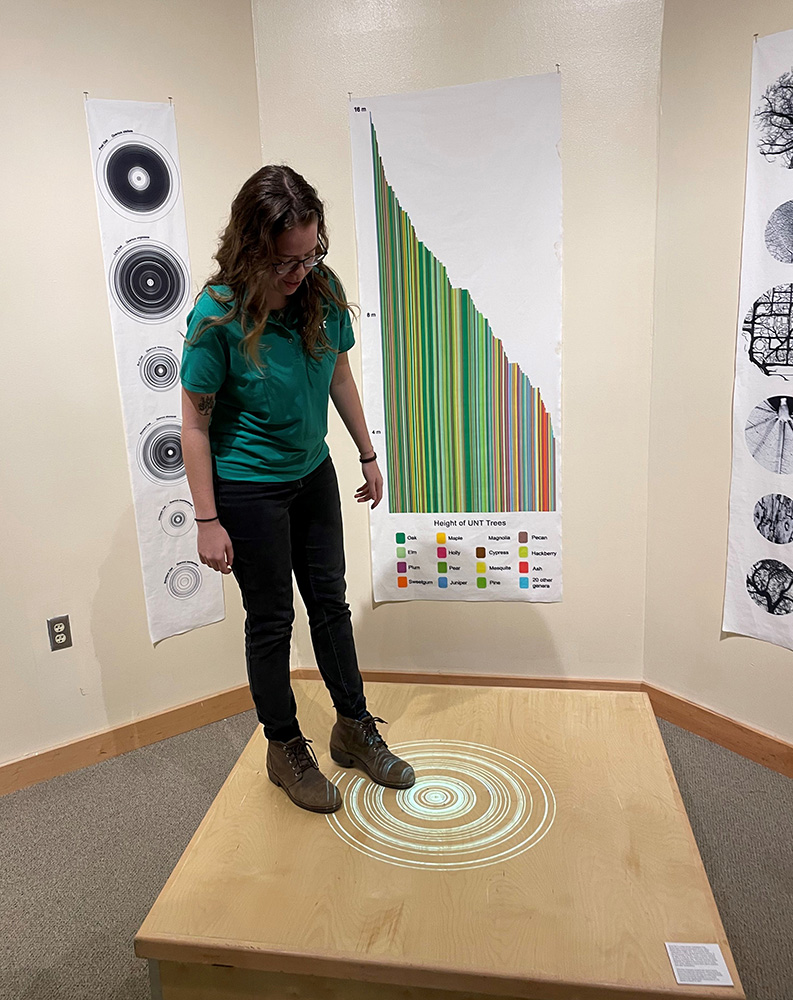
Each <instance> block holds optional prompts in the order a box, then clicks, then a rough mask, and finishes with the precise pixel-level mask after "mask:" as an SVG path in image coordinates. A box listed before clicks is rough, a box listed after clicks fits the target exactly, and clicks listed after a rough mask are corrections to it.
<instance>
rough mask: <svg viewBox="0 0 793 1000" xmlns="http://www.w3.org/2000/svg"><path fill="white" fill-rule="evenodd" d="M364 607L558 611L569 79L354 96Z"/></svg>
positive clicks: (555, 76)
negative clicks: (376, 490) (369, 596)
mask: <svg viewBox="0 0 793 1000" xmlns="http://www.w3.org/2000/svg"><path fill="white" fill-rule="evenodd" d="M349 116H350V134H351V142H352V161H353V188H354V197H355V216H356V226H357V235H358V274H359V285H360V290H359V291H360V304H361V341H362V353H363V376H364V377H363V390H364V408H365V411H366V415H367V420H368V422H369V426H370V430H371V433H372V442H373V444H374V447H375V450H376V451H377V452H378V455H379V458H380V467H381V469H382V470H383V475H384V479H385V493H384V498H383V500H382V502H381V503H380V505H379V506H378V507H377V508H375V509H374V510H373V511H372V512H371V537H372V571H373V580H374V597H375V600H376V601H395V600H436V601H444V600H457V601H460V600H471V601H478V600H491V601H492V600H497V601H559V600H561V591H562V570H561V487H560V483H559V477H560V469H561V456H560V437H561V404H560V399H561V364H560V355H561V237H562V187H561V159H560V150H559V144H560V139H561V78H560V76H559V74H558V73H551V74H546V75H543V76H535V77H521V78H518V79H511V80H496V81H491V82H487V83H478V84H470V85H466V86H459V87H447V88H442V89H439V90H430V91H422V92H418V93H411V94H400V95H393V96H388V97H355V98H353V99H352V100H351V101H350V112H349Z"/></svg>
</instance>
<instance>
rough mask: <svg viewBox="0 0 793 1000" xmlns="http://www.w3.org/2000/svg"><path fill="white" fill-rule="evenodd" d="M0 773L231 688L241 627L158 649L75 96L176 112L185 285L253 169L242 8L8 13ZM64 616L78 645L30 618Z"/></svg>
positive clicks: (99, 5)
mask: <svg viewBox="0 0 793 1000" xmlns="http://www.w3.org/2000/svg"><path fill="white" fill-rule="evenodd" d="M0 20H1V21H2V23H1V24H0V38H2V43H3V55H2V59H0V79H2V92H3V94H4V100H3V110H2V134H3V142H2V144H0V159H1V161H2V168H1V169H2V178H3V182H2V189H3V206H2V227H3V240H2V249H1V250H0V253H2V262H1V269H0V273H1V274H2V279H1V280H2V282H3V315H2V365H0V397H1V398H2V400H3V420H2V431H0V433H1V434H2V472H0V477H2V478H1V479H0V490H2V495H1V497H0V510H1V511H2V529H3V530H2V537H3V540H4V545H3V551H2V577H1V580H2V582H1V583H0V590H1V592H0V600H2V614H0V620H1V621H2V634H1V635H0V646H1V647H2V663H0V680H1V682H2V697H0V761H4V760H11V759H15V758H17V757H20V756H22V755H25V754H28V753H31V752H34V751H38V750H41V749H45V748H47V747H51V746H55V745H58V744H60V743H63V742H66V741H69V740H72V739H75V738H77V737H80V736H83V735H85V734H87V733H91V732H95V731H100V730H104V729H108V728H110V727H112V726H116V725H119V724H121V723H124V722H127V721H130V720H132V719H135V718H139V717H141V716H145V715H149V714H152V713H154V712H157V711H160V710H162V709H163V708H167V707H170V706H172V705H178V704H181V703H183V702H187V701H190V700H192V699H195V698H199V697H202V696H203V695H205V694H210V693H214V692H216V691H218V690H222V689H224V688H228V687H232V686H234V685H237V684H241V683H244V680H245V668H244V663H243V661H242V640H241V619H240V615H239V612H238V610H237V609H238V605H239V601H238V599H237V596H236V594H235V593H233V592H232V593H231V597H232V600H231V601H230V605H231V614H230V620H229V621H227V622H225V623H223V624H221V625H217V626H213V627H211V628H206V629H201V630H200V631H198V632H195V633H193V634H191V635H188V636H184V637H180V638H178V639H173V640H170V641H168V642H164V643H162V644H160V646H158V648H157V649H153V648H152V646H151V642H150V641H149V636H148V630H147V625H146V616H145V609H144V604H143V595H142V585H141V574H140V560H139V557H138V549H137V542H136V537H135V527H134V520H133V513H132V500H131V491H130V482H129V473H128V471H127V463H126V451H125V445H124V436H123V430H122V423H121V407H120V400H119V392H118V384H117V378H116V369H115V359H114V356H113V343H112V338H111V333H110V320H109V311H108V305H107V296H106V292H105V281H104V265H103V263H102V251H101V244H100V240H99V226H98V221H97V210H96V201H95V196H94V188H93V181H92V176H91V160H90V152H89V145H88V133H87V129H86V121H85V108H84V99H83V91H85V90H87V91H89V92H90V94H91V96H92V97H101V98H117V99H127V100H140V101H165V100H167V99H168V97H169V96H170V97H173V100H174V103H175V107H176V117H177V126H178V130H179V144H180V153H181V163H182V172H183V183H184V194H185V205H186V211H187V229H188V236H189V243H190V254H191V258H192V266H193V274H194V277H195V278H196V279H203V277H204V276H205V275H206V273H207V270H208V268H209V264H210V257H211V254H212V252H213V251H214V246H215V240H216V233H217V230H218V229H219V227H220V226H221V225H222V223H223V221H224V216H225V215H226V213H227V212H228V206H229V203H230V200H231V197H232V195H233V193H234V191H235V190H236V188H237V187H238V186H239V184H240V183H241V182H242V180H243V179H244V178H245V177H246V176H247V175H248V174H249V173H251V172H252V171H253V170H255V169H256V167H257V166H258V165H259V123H258V111H257V94H256V78H255V77H256V74H255V63H254V54H253V34H252V23H251V10H250V4H249V2H248V0H169V2H168V3H163V2H161V0H138V2H136V3H134V4H121V3H115V2H112V0H82V2H70V3H63V2H61V0H36V2H35V3H27V4H11V3H6V4H3V9H2V14H0ZM66 613H68V614H70V615H71V620H72V628H73V631H74V647H73V648H72V649H69V650H64V651H58V652H57V653H52V652H50V649H49V643H48V640H47V633H46V627H45V622H46V619H47V618H49V617H52V616H53V615H57V614H66Z"/></svg>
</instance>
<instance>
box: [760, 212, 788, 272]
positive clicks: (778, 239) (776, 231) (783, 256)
mask: <svg viewBox="0 0 793 1000" xmlns="http://www.w3.org/2000/svg"><path fill="white" fill-rule="evenodd" d="M765 245H766V248H767V250H768V252H769V253H770V254H771V256H772V257H775V258H776V259H777V260H779V261H781V262H782V263H783V264H793V201H785V202H783V203H782V204H781V205H780V206H779V208H776V209H774V211H773V212H772V213H771V218H770V219H769V220H768V224H767V225H766V227H765Z"/></svg>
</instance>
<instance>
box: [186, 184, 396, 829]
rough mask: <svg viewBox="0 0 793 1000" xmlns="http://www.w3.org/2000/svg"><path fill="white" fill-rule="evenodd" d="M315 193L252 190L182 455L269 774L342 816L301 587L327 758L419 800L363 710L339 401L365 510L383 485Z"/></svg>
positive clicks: (207, 342) (232, 247) (214, 315)
mask: <svg viewBox="0 0 793 1000" xmlns="http://www.w3.org/2000/svg"><path fill="white" fill-rule="evenodd" d="M327 249H328V236H327V231H326V229H325V216H324V208H323V205H322V202H321V201H320V200H319V197H318V196H317V192H316V191H315V190H314V188H313V187H311V185H310V184H308V183H307V182H306V181H305V180H304V179H303V178H302V177H301V176H300V175H299V174H297V173H295V171H294V170H291V169H290V168H289V167H283V166H267V167H262V169H261V170H259V171H257V172H256V173H255V174H254V175H253V176H252V177H251V178H250V179H249V180H248V181H246V183H245V184H244V185H243V187H242V189H241V190H240V192H239V194H238V195H237V197H236V198H235V199H234V202H233V204H232V206H231V218H230V220H229V223H228V226H227V227H226V230H225V232H224V233H223V236H222V238H221V243H220V247H219V249H218V252H217V253H216V255H215V260H216V261H217V265H218V266H217V269H216V271H215V273H214V274H213V275H212V277H211V278H209V280H208V281H207V283H206V285H205V286H204V289H203V290H202V292H201V294H200V295H199V296H198V299H197V300H196V304H195V308H194V309H193V311H192V312H191V313H190V316H189V317H188V335H187V340H186V343H185V349H184V355H183V359H182V371H181V377H182V453H183V455H184V463H185V468H186V470H187V478H188V481H189V484H190V490H191V493H192V496H193V504H194V507H195V516H196V522H197V525H198V554H199V557H200V559H201V562H202V563H204V564H205V565H207V566H211V567H212V569H215V570H218V571H219V572H221V573H229V572H233V573H234V575H235V577H236V579H237V582H238V583H239V586H240V590H241V592H242V601H243V605H244V607H245V611H246V613H247V618H246V621H245V650H246V659H247V665H248V678H249V681H250V687H251V694H252V695H253V701H254V704H255V707H256V712H257V715H258V717H259V721H260V722H261V723H262V725H263V727H264V733H265V736H266V737H267V739H268V748H267V773H268V775H269V777H270V779H271V780H272V781H273V782H275V784H277V785H279V786H281V787H282V788H283V789H284V791H285V792H286V793H287V795H288V796H289V797H290V799H291V800H292V801H293V802H294V803H296V804H297V805H299V806H302V807H303V808H304V809H310V810H313V811H315V812H332V811H333V810H335V809H338V808H339V806H340V805H341V795H340V794H339V790H338V789H337V788H336V786H335V785H333V784H332V783H331V782H330V781H328V780H327V778H326V777H325V776H324V775H323V774H322V773H321V772H320V770H319V766H318V764H317V760H316V757H315V755H314V752H313V750H311V749H310V747H309V743H310V742H311V741H310V740H307V739H306V738H305V736H303V734H302V733H301V731H300V726H299V725H298V722H297V710H296V705H295V699H294V695H293V693H292V688H291V684H290V678H289V646H290V638H291V632H292V622H293V619H294V609H293V602H292V573H294V575H295V579H296V580H297V585H298V589H299V590H300V594H301V597H302V598H303V601H304V602H305V605H306V610H307V612H308V619H309V624H310V627H311V638H312V642H313V646H314V653H315V655H316V658H317V664H318V666H319V669H320V672H321V674H322V677H323V680H324V681H325V684H326V686H327V688H328V691H329V692H330V695H331V698H332V700H333V704H334V706H335V708H336V713H337V721H336V724H335V725H334V727H333V731H332V733H331V740H330V745H331V755H332V757H333V759H334V760H335V761H336V762H337V763H339V764H342V765H343V766H345V767H351V766H354V765H357V766H359V767H361V768H362V769H363V770H364V771H366V773H367V774H368V775H369V776H370V777H371V778H372V779H373V780H374V781H376V782H378V783H380V784H383V785H387V786H389V787H392V788H409V787H410V786H411V785H412V784H413V782H414V781H415V776H414V773H413V769H412V768H411V767H410V765H409V764H407V763H405V761H402V760H400V759H399V758H398V757H396V756H395V755H394V754H392V753H391V751H390V750H389V749H388V747H387V745H386V743H385V742H384V740H383V738H382V737H381V736H380V734H379V733H378V731H377V723H378V722H382V721H383V720H382V719H376V718H374V717H373V716H372V715H371V714H370V713H369V712H368V711H367V710H366V699H365V697H364V691H363V681H362V680H361V674H360V671H359V670H358V663H357V659H356V655H355V644H354V641H353V634H352V624H351V620H350V609H349V606H348V605H347V603H346V600H345V583H344V549H343V544H342V524H341V504H340V500H339V492H338V486H337V482H336V474H335V471H334V468H333V463H332V462H331V459H330V454H329V452H328V446H327V444H326V443H325V436H326V434H327V416H328V397H330V399H332V400H333V403H334V405H335V407H336V409H337V410H338V412H339V414H340V416H341V418H342V420H343V422H344V424H345V426H346V427H347V430H348V431H349V433H350V435H351V437H352V439H353V441H354V442H355V444H356V445H357V447H358V450H359V452H360V461H361V468H362V470H363V475H364V480H365V482H364V484H363V485H362V486H361V487H360V488H359V489H358V490H357V491H356V494H355V497H356V499H357V501H358V502H359V503H366V502H369V501H371V503H372V506H373V507H375V506H376V505H377V504H378V503H379V502H380V498H381V496H382V489H383V480H382V476H381V474H380V471H379V469H378V467H377V456H376V455H375V453H374V451H373V450H372V445H371V441H370V439H369V433H368V431H367V428H366V422H365V420H364V415H363V410H362V408H361V402H360V399H359V396H358V390H357V389H356V386H355V382H354V381H353V377H352V373H351V371H350V365H349V361H348V358H347V352H348V351H349V349H350V348H351V347H352V345H353V343H354V337H353V332H352V324H351V323H350V316H349V309H348V306H347V302H346V299H345V297H344V292H343V289H342V286H341V283H340V282H339V281H338V279H337V278H336V276H335V275H334V273H333V272H332V271H331V270H330V268H328V267H326V266H325V265H324V264H323V261H324V258H325V255H326V253H327Z"/></svg>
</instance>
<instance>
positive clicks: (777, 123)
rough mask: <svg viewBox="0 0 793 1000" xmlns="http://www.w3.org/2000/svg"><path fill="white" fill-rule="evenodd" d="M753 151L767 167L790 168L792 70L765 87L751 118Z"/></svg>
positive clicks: (792, 147) (792, 160) (792, 146)
mask: <svg viewBox="0 0 793 1000" xmlns="http://www.w3.org/2000/svg"><path fill="white" fill-rule="evenodd" d="M754 121H755V127H756V128H757V131H758V133H759V138H758V140H757V148H758V149H759V150H760V152H761V153H762V154H763V156H764V157H765V158H766V159H767V160H769V161H770V162H771V163H778V164H779V165H780V166H781V167H786V168H787V169H788V170H790V169H791V168H793V69H792V70H789V71H788V72H787V73H783V74H782V75H781V76H780V77H779V78H778V79H776V80H775V81H774V82H773V83H771V84H769V85H768V87H766V91H765V93H764V94H763V97H762V99H761V101H760V105H759V107H758V108H757V110H756V111H755V114H754Z"/></svg>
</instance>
